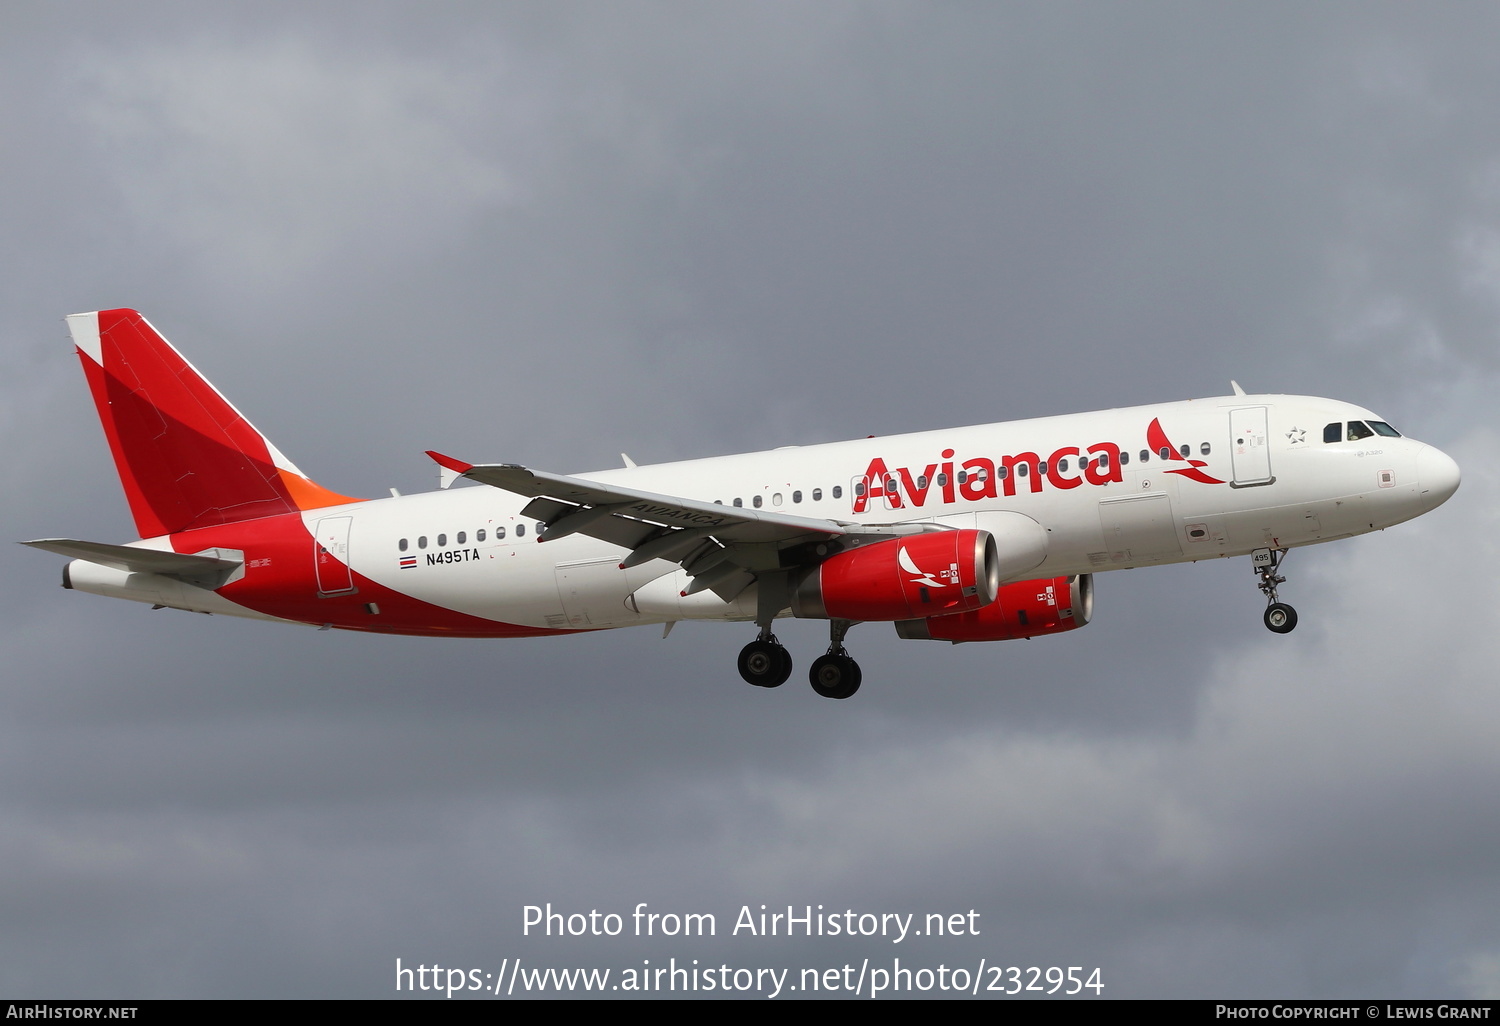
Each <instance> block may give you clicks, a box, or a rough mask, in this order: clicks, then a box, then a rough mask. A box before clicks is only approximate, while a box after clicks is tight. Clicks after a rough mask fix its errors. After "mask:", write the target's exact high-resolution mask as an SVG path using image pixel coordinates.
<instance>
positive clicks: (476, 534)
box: [474, 527, 484, 542]
mask: <svg viewBox="0 0 1500 1026" xmlns="http://www.w3.org/2000/svg"><path fill="white" fill-rule="evenodd" d="M474 540H475V541H477V542H482V541H484V528H482V527H481V528H480V529H479V530H477V531H475V532H474Z"/></svg>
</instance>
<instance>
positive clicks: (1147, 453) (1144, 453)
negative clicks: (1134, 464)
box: [1141, 449, 1151, 463]
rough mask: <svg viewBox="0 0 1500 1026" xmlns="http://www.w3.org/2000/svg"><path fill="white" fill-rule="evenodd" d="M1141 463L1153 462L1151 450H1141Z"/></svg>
mask: <svg viewBox="0 0 1500 1026" xmlns="http://www.w3.org/2000/svg"><path fill="white" fill-rule="evenodd" d="M1141 462H1142V463H1150V462H1151V450H1150V449H1142V450H1141Z"/></svg>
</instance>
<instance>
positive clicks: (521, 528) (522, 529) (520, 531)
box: [516, 524, 526, 538]
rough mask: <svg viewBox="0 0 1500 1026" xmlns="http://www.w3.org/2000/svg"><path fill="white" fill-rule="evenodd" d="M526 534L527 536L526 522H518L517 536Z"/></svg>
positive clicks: (520, 536) (521, 536)
mask: <svg viewBox="0 0 1500 1026" xmlns="http://www.w3.org/2000/svg"><path fill="white" fill-rule="evenodd" d="M525 536H526V525H525V524H517V525H516V537H517V538H524V537H525Z"/></svg>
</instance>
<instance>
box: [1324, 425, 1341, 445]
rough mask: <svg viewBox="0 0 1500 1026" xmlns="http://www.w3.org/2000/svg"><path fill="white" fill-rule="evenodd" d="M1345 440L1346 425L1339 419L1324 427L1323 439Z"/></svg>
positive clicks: (1329, 440) (1332, 440) (1327, 440)
mask: <svg viewBox="0 0 1500 1026" xmlns="http://www.w3.org/2000/svg"><path fill="white" fill-rule="evenodd" d="M1343 440H1344V425H1342V424H1340V423H1339V422H1338V421H1334V422H1333V423H1332V424H1328V425H1326V426H1325V427H1324V428H1323V441H1325V442H1342V441H1343Z"/></svg>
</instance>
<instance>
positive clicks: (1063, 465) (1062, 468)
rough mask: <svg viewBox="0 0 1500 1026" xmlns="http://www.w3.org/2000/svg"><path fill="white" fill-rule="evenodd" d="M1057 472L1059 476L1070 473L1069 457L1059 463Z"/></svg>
mask: <svg viewBox="0 0 1500 1026" xmlns="http://www.w3.org/2000/svg"><path fill="white" fill-rule="evenodd" d="M1057 472H1058V473H1059V474H1066V473H1067V472H1068V460H1067V457H1063V458H1062V459H1060V460H1058V461H1057Z"/></svg>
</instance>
